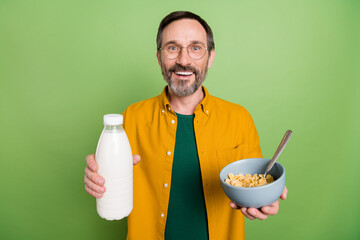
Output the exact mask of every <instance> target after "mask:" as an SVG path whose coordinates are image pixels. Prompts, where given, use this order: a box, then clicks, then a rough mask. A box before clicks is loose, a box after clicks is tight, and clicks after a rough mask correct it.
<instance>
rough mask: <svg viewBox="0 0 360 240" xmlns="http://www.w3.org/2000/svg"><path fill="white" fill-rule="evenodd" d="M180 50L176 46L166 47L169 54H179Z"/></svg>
mask: <svg viewBox="0 0 360 240" xmlns="http://www.w3.org/2000/svg"><path fill="white" fill-rule="evenodd" d="M178 49H179V48H178V47H177V46H176V45H169V46H167V47H166V50H167V51H168V52H177V51H178Z"/></svg>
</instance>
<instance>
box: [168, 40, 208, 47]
mask: <svg viewBox="0 0 360 240" xmlns="http://www.w3.org/2000/svg"><path fill="white" fill-rule="evenodd" d="M197 43H201V44H204V45H205V43H203V42H201V41H196V40H195V41H191V42H190V44H197ZM167 44H177V45H180V44H179V43H178V42H176V41H168V42H166V43H165V44H164V46H165V45H167ZM190 44H189V45H190Z"/></svg>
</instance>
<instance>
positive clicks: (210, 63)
mask: <svg viewBox="0 0 360 240" xmlns="http://www.w3.org/2000/svg"><path fill="white" fill-rule="evenodd" d="M214 58H215V49H212V50H211V51H210V56H209V61H208V68H210V67H211V65H212V64H213V61H214Z"/></svg>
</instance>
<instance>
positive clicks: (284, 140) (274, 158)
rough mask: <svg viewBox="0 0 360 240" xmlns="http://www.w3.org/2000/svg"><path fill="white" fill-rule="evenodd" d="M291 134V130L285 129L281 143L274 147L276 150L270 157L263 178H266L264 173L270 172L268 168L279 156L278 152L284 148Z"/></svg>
mask: <svg viewBox="0 0 360 240" xmlns="http://www.w3.org/2000/svg"><path fill="white" fill-rule="evenodd" d="M291 134H292V131H291V130H287V131H286V133H285V135H284V137H283V139H282V140H281V143H280V145H279V147H278V148H277V149H276V152H275V154H274V156H273V157H272V159H271V161H270V162H269V164H268V165H267V167H266V170H265V174H264V178H266V175H267V174H268V173H269V172H270V170H271V168H272V167H273V166H274V164H275V162H276V160H277V159H278V158H279V156H280V154H281V153H282V151H283V150H284V148H285V146H286V144H287V143H288V141H289V139H290V137H291Z"/></svg>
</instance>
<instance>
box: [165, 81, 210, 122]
mask: <svg viewBox="0 0 360 240" xmlns="http://www.w3.org/2000/svg"><path fill="white" fill-rule="evenodd" d="M167 88H168V87H167V86H165V87H164V89H163V91H162V92H161V94H160V95H159V100H160V108H161V110H164V111H168V112H171V113H173V114H175V112H174V111H173V110H172V108H171V106H170V102H169V100H168V98H167V97H166V93H167V91H168V90H167ZM202 89H203V91H204V95H205V97H204V98H203V100H202V101H201V102H200V104H199V105H198V106H197V107H196V109H195V112H194V113H195V114H196V113H199V112H202V113H204V114H205V116H207V117H209V115H210V109H209V98H210V94H209V91H208V90H207V89H206V88H205V87H204V86H202Z"/></svg>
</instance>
